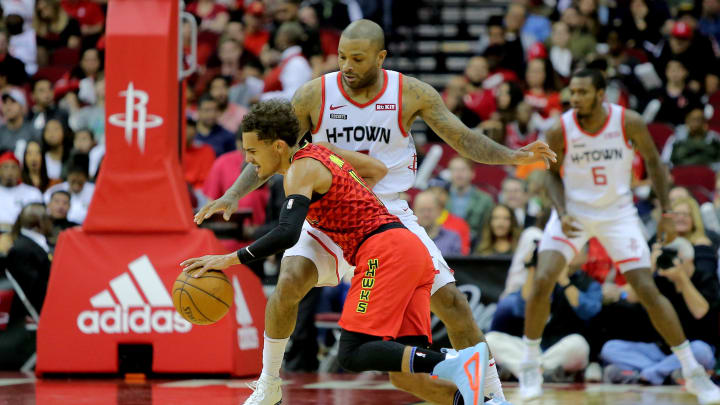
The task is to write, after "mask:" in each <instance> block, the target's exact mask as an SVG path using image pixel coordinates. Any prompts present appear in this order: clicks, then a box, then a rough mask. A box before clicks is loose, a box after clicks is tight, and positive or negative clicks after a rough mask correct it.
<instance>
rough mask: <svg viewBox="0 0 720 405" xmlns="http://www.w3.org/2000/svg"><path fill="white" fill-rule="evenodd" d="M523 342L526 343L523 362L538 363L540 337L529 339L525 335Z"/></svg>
mask: <svg viewBox="0 0 720 405" xmlns="http://www.w3.org/2000/svg"><path fill="white" fill-rule="evenodd" d="M523 343H525V356H524V357H523V363H537V362H539V361H540V339H528V337H527V336H524V335H523Z"/></svg>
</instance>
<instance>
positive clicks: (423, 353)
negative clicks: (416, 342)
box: [410, 346, 445, 373]
mask: <svg viewBox="0 0 720 405" xmlns="http://www.w3.org/2000/svg"><path fill="white" fill-rule="evenodd" d="M443 360H445V355H444V354H442V353H438V352H434V351H432V350H430V349H424V348H422V347H417V346H414V347H413V348H412V352H411V354H410V372H411V373H432V371H433V369H434V368H435V366H436V365H437V364H438V363H440V362H441V361H443Z"/></svg>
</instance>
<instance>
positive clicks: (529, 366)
mask: <svg viewBox="0 0 720 405" xmlns="http://www.w3.org/2000/svg"><path fill="white" fill-rule="evenodd" d="M518 380H520V398H522V399H525V400H529V399H535V398H538V397H540V396H541V395H542V393H543V389H542V383H543V377H542V372H541V371H540V362H537V361H536V362H525V363H522V364H520V375H519V376H518Z"/></svg>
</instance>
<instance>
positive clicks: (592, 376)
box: [585, 362, 603, 382]
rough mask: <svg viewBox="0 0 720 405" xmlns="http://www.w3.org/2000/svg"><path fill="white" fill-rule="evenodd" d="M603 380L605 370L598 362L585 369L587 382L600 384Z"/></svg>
mask: <svg viewBox="0 0 720 405" xmlns="http://www.w3.org/2000/svg"><path fill="white" fill-rule="evenodd" d="M602 379H603V369H602V366H600V364H598V363H596V362H592V363H590V364H589V365H588V366H587V368H586V369H585V382H600V381H602Z"/></svg>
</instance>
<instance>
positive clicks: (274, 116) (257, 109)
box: [241, 99, 300, 146]
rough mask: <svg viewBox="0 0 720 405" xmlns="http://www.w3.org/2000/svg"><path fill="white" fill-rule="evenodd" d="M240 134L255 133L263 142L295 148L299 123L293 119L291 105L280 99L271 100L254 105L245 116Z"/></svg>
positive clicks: (293, 113) (293, 114)
mask: <svg viewBox="0 0 720 405" xmlns="http://www.w3.org/2000/svg"><path fill="white" fill-rule="evenodd" d="M241 130H242V132H255V133H257V136H258V139H260V140H264V141H271V142H272V141H275V140H277V139H280V140H283V141H285V143H287V144H288V146H295V144H296V143H297V140H298V136H299V135H300V123H299V122H298V120H297V117H295V112H294V111H293V107H292V104H290V102H289V101H285V100H282V99H272V100H268V101H263V102H260V103H257V104H255V105H254V106H253V107H252V108H251V109H250V112H249V113H247V114H246V115H245V118H243V121H242V125H241Z"/></svg>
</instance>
